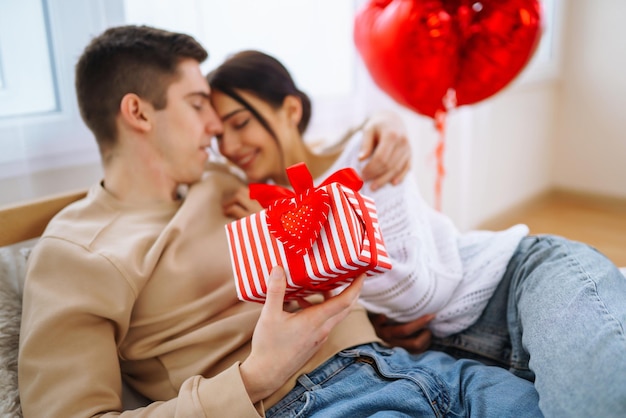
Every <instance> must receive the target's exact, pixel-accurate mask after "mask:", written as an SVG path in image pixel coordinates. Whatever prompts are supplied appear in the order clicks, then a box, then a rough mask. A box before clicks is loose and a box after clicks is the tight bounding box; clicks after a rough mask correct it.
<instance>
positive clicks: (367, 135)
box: [359, 129, 375, 161]
mask: <svg viewBox="0 0 626 418" xmlns="http://www.w3.org/2000/svg"><path fill="white" fill-rule="evenodd" d="M374 140H375V135H374V130H373V129H365V130H363V140H362V142H361V150H360V151H359V161H363V160H365V159H367V158H369V157H370V156H371V155H372V151H373V150H374V146H375V141H374Z"/></svg>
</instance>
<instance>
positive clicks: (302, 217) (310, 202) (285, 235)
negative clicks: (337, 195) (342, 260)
mask: <svg viewBox="0 0 626 418" xmlns="http://www.w3.org/2000/svg"><path fill="white" fill-rule="evenodd" d="M329 209H330V196H329V194H328V193H327V192H326V190H324V189H308V190H307V191H306V192H305V193H304V194H300V195H298V196H296V197H295V198H291V199H279V200H276V201H275V202H274V203H272V204H271V205H270V206H269V207H268V208H267V211H266V216H267V226H268V229H269V231H270V233H271V234H272V235H274V237H275V238H276V239H277V240H279V241H280V242H281V243H283V245H284V246H285V248H286V249H287V250H289V251H294V252H295V253H296V254H301V253H304V252H306V251H307V250H308V249H309V248H311V246H312V245H313V243H314V242H315V240H316V239H317V237H318V236H319V234H320V231H321V230H322V227H323V226H324V224H325V223H326V220H327V219H328V210H329Z"/></svg>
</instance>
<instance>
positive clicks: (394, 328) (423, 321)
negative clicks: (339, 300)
mask: <svg viewBox="0 0 626 418" xmlns="http://www.w3.org/2000/svg"><path fill="white" fill-rule="evenodd" d="M434 318H435V315H424V316H422V317H420V318H417V319H416V320H414V321H411V322H406V323H397V322H390V321H389V320H387V317H386V316H385V315H380V314H370V321H371V322H372V325H374V329H375V330H376V335H378V337H379V338H381V339H382V340H384V341H386V342H387V343H389V344H390V345H393V346H397V347H402V348H404V349H406V350H407V351H410V352H411V353H422V352H424V351H426V350H427V349H428V347H429V346H430V341H431V338H432V334H431V332H430V330H429V329H428V328H427V326H428V323H429V322H430V321H432V320H433V319H434Z"/></svg>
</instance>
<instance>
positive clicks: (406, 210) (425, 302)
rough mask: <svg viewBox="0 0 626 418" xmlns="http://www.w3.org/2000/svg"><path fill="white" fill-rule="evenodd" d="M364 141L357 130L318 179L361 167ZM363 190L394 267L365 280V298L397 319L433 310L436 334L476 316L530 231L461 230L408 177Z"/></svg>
mask: <svg viewBox="0 0 626 418" xmlns="http://www.w3.org/2000/svg"><path fill="white" fill-rule="evenodd" d="M361 141H362V135H361V133H360V132H359V133H357V134H355V135H354V136H353V137H352V138H351V139H350V140H349V142H348V143H347V144H346V147H345V149H344V151H343V152H342V154H341V155H340V156H339V158H338V159H337V160H336V161H335V163H334V164H333V166H332V167H330V168H329V170H328V171H327V172H326V173H324V174H323V175H322V176H320V177H319V178H318V179H317V181H316V184H318V183H319V182H320V181H322V180H324V179H325V178H326V177H328V176H329V175H330V174H332V173H333V172H335V171H337V170H339V169H341V168H344V167H352V168H355V169H356V170H357V171H359V172H360V171H361V168H362V166H363V165H364V162H359V161H358V152H359V149H360V146H361ZM361 194H363V195H367V196H370V197H371V198H373V199H374V201H375V202H376V208H377V212H378V219H379V223H380V227H381V231H382V234H383V240H384V241H385V246H386V248H387V251H388V252H389V256H390V258H391V262H392V269H391V270H390V271H389V272H387V273H384V274H381V275H378V276H372V277H370V278H368V279H367V280H366V281H365V283H364V285H363V290H362V293H361V302H362V304H363V305H364V306H365V307H366V308H367V309H368V310H369V311H371V312H376V313H383V314H385V315H386V316H387V317H389V318H391V319H394V320H396V321H399V322H406V321H410V320H413V319H416V318H418V317H420V316H422V315H426V314H429V313H436V314H437V316H436V318H435V319H434V320H433V321H432V322H431V324H430V328H431V330H432V332H433V334H434V335H436V336H439V337H444V336H447V335H450V334H454V333H456V332H459V331H462V330H464V329H465V328H467V327H469V326H470V325H472V324H473V323H474V322H475V321H476V320H477V319H478V317H479V316H480V314H481V313H482V311H483V309H484V308H485V306H486V305H487V302H488V301H489V299H490V298H491V296H492V295H493V293H494V291H495V289H496V286H497V285H498V283H499V281H500V279H501V278H502V275H503V274H504V271H505V269H506V266H507V264H508V262H509V260H510V258H511V257H512V255H513V253H514V252H515V249H516V248H517V246H518V244H519V242H520V240H521V239H522V238H523V237H524V236H525V235H527V234H528V228H527V227H526V226H525V225H516V226H513V227H512V228H509V229H507V230H505V231H501V232H488V231H474V232H468V233H464V234H462V233H460V232H459V231H458V230H457V228H456V227H455V226H454V224H453V223H452V221H451V220H450V219H449V218H448V217H446V216H445V215H443V214H442V213H440V212H437V211H436V210H434V209H433V208H431V207H430V206H428V205H427V204H426V202H425V201H424V200H423V198H422V197H421V195H420V193H419V190H418V187H417V183H416V181H415V179H414V177H413V176H410V175H409V176H406V177H405V179H404V181H403V182H402V183H401V184H399V185H397V186H392V185H389V184H388V185H386V186H384V187H382V188H380V189H378V190H376V191H372V190H371V189H370V188H369V185H368V184H367V183H366V184H365V185H364V186H363V188H362V189H361Z"/></svg>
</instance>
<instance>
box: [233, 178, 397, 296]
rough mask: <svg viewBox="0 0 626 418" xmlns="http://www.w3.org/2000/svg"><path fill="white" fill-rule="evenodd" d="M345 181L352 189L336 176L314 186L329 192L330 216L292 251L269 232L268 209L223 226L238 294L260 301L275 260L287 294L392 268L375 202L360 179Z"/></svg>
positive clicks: (315, 290) (303, 293) (312, 290)
mask: <svg viewBox="0 0 626 418" xmlns="http://www.w3.org/2000/svg"><path fill="white" fill-rule="evenodd" d="M288 170H289V169H288ZM307 173H308V171H307ZM354 175H355V173H352V174H351V176H352V178H354V177H353V176H354ZM340 177H341V176H340ZM357 178H358V176H357ZM358 180H359V182H360V184H362V181H361V180H360V178H358ZM311 183H312V181H311ZM346 183H348V186H352V188H351V187H348V186H346V185H344V184H341V183H340V182H336V181H333V182H330V183H329V184H325V185H323V186H320V187H318V188H316V189H322V190H324V191H325V192H326V193H328V196H329V197H330V199H329V205H328V206H329V207H328V215H327V218H326V221H325V222H324V223H323V224H322V226H321V229H320V230H319V234H318V235H317V237H316V239H315V240H314V241H312V245H311V246H310V247H309V248H305V249H304V251H302V250H300V251H299V252H296V251H294V250H293V248H291V247H292V246H289V245H285V243H284V242H281V240H280V239H278V238H277V237H276V234H275V233H272V229H271V227H270V226H269V225H268V215H267V212H268V209H264V210H263V211H261V212H259V213H256V214H253V215H251V216H248V217H245V218H242V219H239V220H237V221H234V222H232V223H230V224H228V225H226V233H227V237H228V243H229V248H230V255H231V262H232V266H233V271H234V273H235V284H236V288H237V294H238V297H239V299H241V300H245V301H255V302H263V301H264V300H265V295H266V290H267V289H266V282H265V280H266V279H267V278H268V277H269V274H270V271H271V269H272V267H273V266H276V265H280V266H282V267H283V268H284V270H285V273H286V276H287V294H286V296H285V298H286V299H293V298H295V297H297V296H306V295H310V294H312V293H318V292H321V291H326V290H331V289H333V288H336V287H339V286H343V285H345V284H348V283H350V282H351V281H352V280H353V279H354V278H355V277H356V276H358V275H359V274H361V273H367V274H368V275H369V276H371V275H375V274H377V273H382V272H384V271H386V270H389V269H390V268H391V262H390V260H389V257H388V255H387V251H386V250H385V244H384V241H383V237H382V234H381V232H380V227H379V225H378V217H377V214H376V206H375V204H374V201H373V200H372V199H370V198H369V197H366V196H362V195H360V194H359V193H358V189H359V188H360V184H359V185H358V187H355V186H354V182H352V183H350V182H349V181H347V182H346ZM292 184H293V182H292ZM264 186H265V185H264ZM269 187H276V186H269ZM355 188H356V190H354V189H355ZM265 190H267V189H265ZM290 193H292V194H293V192H290ZM292 199H297V196H294V197H292ZM259 200H261V199H259ZM267 202H268V201H267V200H266V204H267ZM262 204H263V202H262ZM264 206H265V205H264ZM305 241H306V240H305ZM372 242H373V243H374V245H372ZM305 245H306V243H305Z"/></svg>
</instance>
